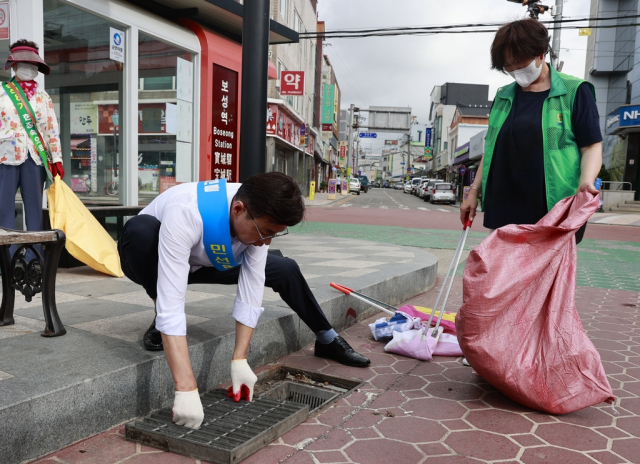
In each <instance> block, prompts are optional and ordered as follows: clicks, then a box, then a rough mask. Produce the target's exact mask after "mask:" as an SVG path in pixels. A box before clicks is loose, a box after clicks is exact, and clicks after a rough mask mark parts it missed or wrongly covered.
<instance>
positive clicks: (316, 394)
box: [261, 382, 339, 412]
mask: <svg viewBox="0 0 640 464" xmlns="http://www.w3.org/2000/svg"><path fill="white" fill-rule="evenodd" d="M338 395H339V393H336V392H331V391H327V390H321V389H319V388H316V387H311V386H309V385H300V384H298V383H293V382H284V383H283V384H281V385H278V386H277V387H276V388H274V389H273V390H269V391H268V392H265V393H263V394H262V396H261V397H262V398H273V399H277V400H281V401H291V402H293V403H300V404H306V405H308V406H309V408H310V409H311V412H314V411H315V410H316V409H319V408H320V407H321V406H322V405H324V404H325V403H328V402H329V401H331V400H333V399H334V398H336V397H337V396H338Z"/></svg>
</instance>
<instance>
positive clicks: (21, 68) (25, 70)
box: [16, 63, 38, 81]
mask: <svg viewBox="0 0 640 464" xmlns="http://www.w3.org/2000/svg"><path fill="white" fill-rule="evenodd" d="M16 77H17V78H18V79H20V80H21V81H32V80H34V79H35V78H36V77H38V67H37V66H36V65H35V64H31V63H17V66H16Z"/></svg>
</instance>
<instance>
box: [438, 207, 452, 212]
mask: <svg viewBox="0 0 640 464" xmlns="http://www.w3.org/2000/svg"><path fill="white" fill-rule="evenodd" d="M438 211H442V212H444V213H450V212H451V210H448V209H442V208H438Z"/></svg>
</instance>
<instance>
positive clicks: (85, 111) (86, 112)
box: [70, 102, 98, 134]
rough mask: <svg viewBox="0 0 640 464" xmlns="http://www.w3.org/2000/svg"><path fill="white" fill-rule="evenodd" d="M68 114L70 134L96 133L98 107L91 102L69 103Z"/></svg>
mask: <svg viewBox="0 0 640 464" xmlns="http://www.w3.org/2000/svg"><path fill="white" fill-rule="evenodd" d="M70 113H71V114H70V122H71V133H72V134H97V133H98V105H96V104H95V103H92V102H75V103H71V112H70Z"/></svg>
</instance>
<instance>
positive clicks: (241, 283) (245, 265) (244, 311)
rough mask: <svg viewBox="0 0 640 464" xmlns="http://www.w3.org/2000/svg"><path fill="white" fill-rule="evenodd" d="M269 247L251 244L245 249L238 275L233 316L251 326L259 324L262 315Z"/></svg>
mask: <svg viewBox="0 0 640 464" xmlns="http://www.w3.org/2000/svg"><path fill="white" fill-rule="evenodd" d="M268 251H269V247H268V246H267V245H263V246H261V247H256V246H249V247H247V248H246V249H245V250H244V257H243V261H242V264H241V265H240V276H239V277H238V292H237V294H236V301H235V302H234V303H233V312H232V315H233V318H234V319H235V320H236V321H238V322H240V323H241V324H244V325H246V326H247V327H251V328H252V329H253V328H255V327H256V325H258V319H260V316H261V315H262V312H263V311H264V308H263V307H262V297H263V296H264V280H265V277H264V272H265V267H266V265H267V254H268Z"/></svg>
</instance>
